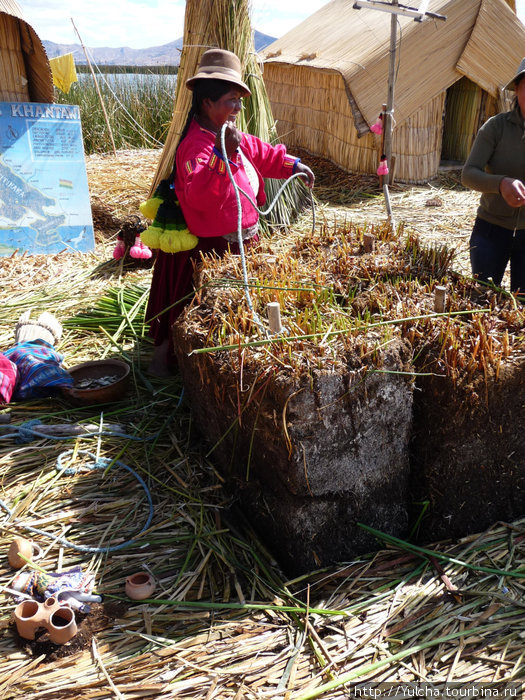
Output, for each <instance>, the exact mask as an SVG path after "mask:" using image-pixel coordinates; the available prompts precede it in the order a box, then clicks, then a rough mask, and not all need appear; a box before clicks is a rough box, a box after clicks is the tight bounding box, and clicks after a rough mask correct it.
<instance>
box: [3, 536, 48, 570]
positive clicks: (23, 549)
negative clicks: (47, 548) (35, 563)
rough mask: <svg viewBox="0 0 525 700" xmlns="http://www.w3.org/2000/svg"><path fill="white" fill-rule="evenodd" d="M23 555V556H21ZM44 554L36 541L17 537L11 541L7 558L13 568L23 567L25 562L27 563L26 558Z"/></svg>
mask: <svg viewBox="0 0 525 700" xmlns="http://www.w3.org/2000/svg"><path fill="white" fill-rule="evenodd" d="M20 555H22V556H20ZM41 556H42V550H41V549H40V547H39V546H38V545H37V544H35V543H34V542H30V541H29V540H26V539H24V538H23V537H15V539H14V540H13V541H12V542H11V545H10V547H9V552H8V553H7V558H8V560H9V565H10V566H11V567H12V568H13V569H21V568H22V567H23V566H24V564H27V562H26V560H25V559H22V557H25V558H26V559H29V560H31V559H33V558H34V559H39V558H40V557H41Z"/></svg>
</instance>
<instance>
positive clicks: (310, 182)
mask: <svg viewBox="0 0 525 700" xmlns="http://www.w3.org/2000/svg"><path fill="white" fill-rule="evenodd" d="M294 175H300V176H301V177H302V179H303V180H305V181H306V186H307V187H309V188H310V189H312V187H313V186H314V182H315V175H314V174H313V172H312V171H311V170H310V168H309V167H308V166H307V165H305V164H304V163H301V161H298V162H297V163H296V164H295V170H294Z"/></svg>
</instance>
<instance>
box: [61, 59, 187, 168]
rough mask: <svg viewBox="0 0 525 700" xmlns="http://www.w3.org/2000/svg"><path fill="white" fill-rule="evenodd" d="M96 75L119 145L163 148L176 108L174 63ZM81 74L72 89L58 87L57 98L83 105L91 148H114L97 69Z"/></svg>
mask: <svg viewBox="0 0 525 700" xmlns="http://www.w3.org/2000/svg"><path fill="white" fill-rule="evenodd" d="M170 70H171V72H169V71H170ZM95 75H96V80H97V84H98V87H99V90H100V94H101V96H102V101H103V103H104V106H105V110H106V113H107V117H108V120H109V124H110V127H111V131H112V133H113V140H114V142H115V148H117V149H122V148H160V147H161V146H162V145H163V144H164V140H165V138H166V134H167V132H168V127H169V124H170V121H171V117H172V111H173V98H174V91H175V84H176V75H175V74H173V72H172V69H169V68H166V70H165V72H162V71H159V72H156V73H153V72H152V71H148V72H145V73H115V74H107V75H101V74H99V73H95ZM78 78H79V79H78V82H77V83H73V85H72V86H71V89H70V91H69V93H67V94H65V93H63V92H61V91H60V90H58V89H57V88H55V101H56V102H58V103H60V104H72V105H78V106H79V107H80V115H81V121H82V134H83V137H84V150H85V152H86V154H89V153H103V152H107V151H111V150H112V148H113V146H112V143H111V137H110V134H109V130H108V127H107V125H106V119H105V116H104V111H103V109H102V105H101V101H100V98H99V96H98V93H97V89H96V85H95V81H94V80H93V77H92V75H91V73H84V74H80V73H79V75H78Z"/></svg>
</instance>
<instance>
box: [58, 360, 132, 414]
mask: <svg viewBox="0 0 525 700" xmlns="http://www.w3.org/2000/svg"><path fill="white" fill-rule="evenodd" d="M67 371H68V372H69V374H70V375H71V376H72V377H73V381H74V384H73V387H65V388H64V389H63V393H64V394H65V396H66V397H67V398H69V399H72V400H73V401H75V402H76V403H81V404H86V405H89V404H97V403H111V402H112V401H118V400H119V399H121V398H122V396H123V395H124V393H125V391H126V389H127V386H128V380H129V372H130V369H129V365H128V364H126V363H125V362H122V361H121V360H92V361H91V362H82V363H81V364H80V365H75V366H74V367H71V368H70V369H68V370H67Z"/></svg>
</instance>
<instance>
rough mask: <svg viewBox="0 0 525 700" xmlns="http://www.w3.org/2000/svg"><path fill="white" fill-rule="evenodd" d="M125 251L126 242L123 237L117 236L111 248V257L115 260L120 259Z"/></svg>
mask: <svg viewBox="0 0 525 700" xmlns="http://www.w3.org/2000/svg"><path fill="white" fill-rule="evenodd" d="M125 253H126V244H125V243H124V239H123V238H119V239H118V241H117V245H116V246H115V247H114V249H113V257H114V258H115V260H120V258H123V257H124V254H125Z"/></svg>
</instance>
